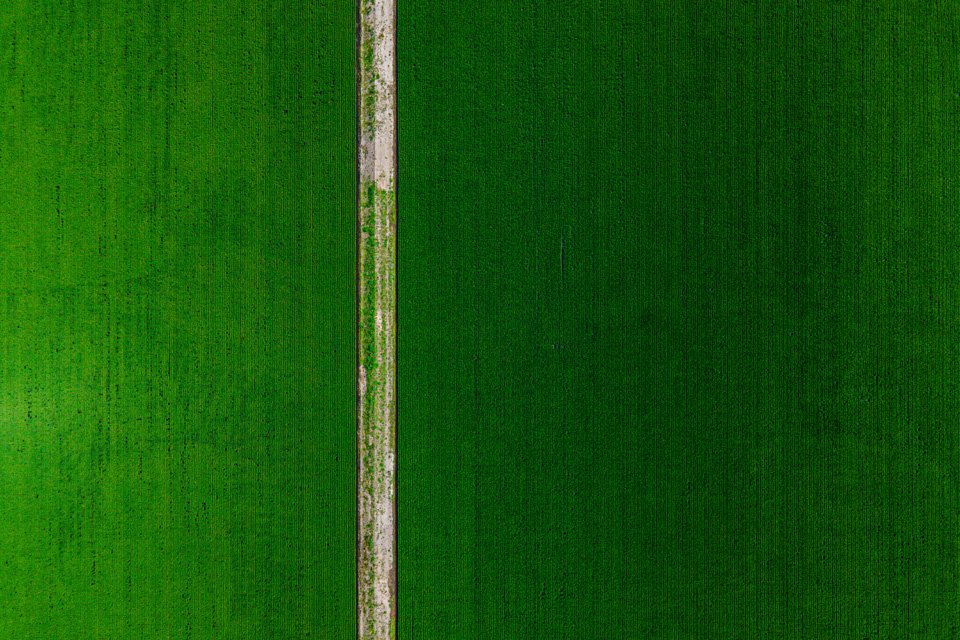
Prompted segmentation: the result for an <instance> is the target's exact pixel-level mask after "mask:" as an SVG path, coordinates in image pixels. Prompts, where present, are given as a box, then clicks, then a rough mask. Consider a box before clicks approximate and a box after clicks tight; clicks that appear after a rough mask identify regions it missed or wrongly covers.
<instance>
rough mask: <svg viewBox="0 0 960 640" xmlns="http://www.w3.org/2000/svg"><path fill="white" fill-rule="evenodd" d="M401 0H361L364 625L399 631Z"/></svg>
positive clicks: (363, 633)
mask: <svg viewBox="0 0 960 640" xmlns="http://www.w3.org/2000/svg"><path fill="white" fill-rule="evenodd" d="M395 16H396V9H395V0H361V2H360V11H359V20H360V25H359V29H360V51H359V77H358V92H359V116H360V122H359V134H358V135H359V139H358V143H359V149H358V154H359V169H360V175H359V181H360V184H359V187H360V198H359V200H360V203H359V212H358V216H359V220H358V221H359V227H360V228H359V240H358V242H359V246H358V267H359V282H358V286H359V291H358V296H359V307H360V308H359V316H360V317H359V371H358V385H359V388H358V407H357V415H358V425H357V444H358V452H359V468H358V488H357V503H358V522H357V537H358V540H357V543H358V548H357V563H358V566H357V596H358V598H357V625H358V637H359V638H361V639H363V640H373V639H376V640H382V639H386V638H395V637H396V602H397V598H396V593H397V580H396V560H395V551H396V549H395V546H396V542H395V540H396V535H395V531H396V527H395V517H394V516H395V502H394V492H395V488H394V487H395V485H394V472H395V468H394V464H395V463H394V460H395V457H394V452H395V444H396V404H395V399H394V381H395V369H396V366H395V362H394V353H395V339H396V331H395V322H396V312H395V305H396V303H395V300H396V298H395V287H396V244H395V240H394V239H395V235H396V191H395V184H396V158H397V155H396V135H395V132H396V81H395V71H394V69H395V64H394V60H395V45H394V43H395V30H396V19H395Z"/></svg>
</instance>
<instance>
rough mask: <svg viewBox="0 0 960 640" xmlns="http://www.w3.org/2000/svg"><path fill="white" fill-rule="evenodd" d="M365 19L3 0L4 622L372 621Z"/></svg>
mask: <svg viewBox="0 0 960 640" xmlns="http://www.w3.org/2000/svg"><path fill="white" fill-rule="evenodd" d="M355 17H356V9H355V6H354V5H353V4H352V3H348V2H339V1H338V2H331V3H326V2H293V1H275V2H266V1H258V0H248V1H244V2H239V1H230V0H228V1H218V2H212V1H209V0H201V1H199V2H198V1H197V0H192V1H189V2H188V1H185V0H184V1H180V0H168V1H159V0H144V1H137V2H135V1H132V0H130V1H127V0H96V1H93V0H89V1H84V0H62V1H51V0H30V1H29V2H27V1H18V0H5V1H4V2H2V3H0V638H4V639H7V638H9V639H11V640H12V639H17V640H28V639H38V640H41V639H42V640H73V639H77V640H79V639H91V640H92V639H104V640H108V639H109V640H120V639H125V638H130V639H133V638H138V639H139V638H145V639H147V638H149V639H156V638H182V639H192V638H197V639H200V638H203V639H215V638H224V639H228V638H229V639H236V638H257V639H266V638H277V639H290V640H292V639H297V640H302V639H303V638H350V637H353V636H355V633H356V592H355V590H356V583H355V580H354V576H355V573H354V571H355V546H356V525H355V510H356V484H355V482H356V422H355V419H356V418H355V416H356V413H355V406H356V376H355V371H356V347H355V345H356V341H355V336H356V288H355V272H354V268H355V252H356V241H355V228H356V209H355V205H356V188H357V184H356V166H355V152H356V123H355V121H356V108H355V96H356V83H355V37H354V35H355V32H354V24H355Z"/></svg>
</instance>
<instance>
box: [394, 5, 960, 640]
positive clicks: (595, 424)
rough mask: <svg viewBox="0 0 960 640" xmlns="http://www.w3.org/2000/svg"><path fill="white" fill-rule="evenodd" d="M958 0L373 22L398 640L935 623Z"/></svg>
mask: <svg viewBox="0 0 960 640" xmlns="http://www.w3.org/2000/svg"><path fill="white" fill-rule="evenodd" d="M958 12H960V9H958V8H957V7H956V6H954V5H951V4H950V3H920V2H899V3H894V2H877V3H853V2H770V1H761V2H757V3H745V2H673V1H666V0H662V1H655V2H627V1H625V0H617V1H612V2H608V1H604V2H593V1H590V0H572V1H570V2H564V3H530V2H520V1H518V0H506V1H504V2H497V3H488V2H481V1H479V0H466V1H465V2H459V3H450V2H440V1H439V0H435V1H428V2H421V3H414V4H413V5H403V6H402V7H401V10H400V15H399V23H398V35H397V42H398V55H399V66H398V87H399V99H398V102H399V114H400V116H399V117H400V124H399V136H400V141H399V149H400V151H399V154H400V155H399V157H400V174H399V182H398V184H399V189H398V218H399V226H398V247H399V269H398V286H399V294H398V295H399V299H398V305H399V311H398V313H399V325H398V336H399V347H398V367H399V369H398V372H399V373H398V375H399V379H398V387H397V389H398V399H399V409H398V447H399V457H398V460H399V467H398V483H399V485H398V505H399V506H398V518H399V523H398V526H399V532H398V536H399V538H398V540H399V560H398V576H399V588H400V596H399V597H400V601H399V618H398V627H399V637H401V638H409V639H413V638H422V639H437V640H459V639H464V640H468V639H469V640H473V639H475V638H504V639H515V638H543V639H551V640H556V639H560V638H570V639H591V640H592V639H597V640H600V639H611V640H613V639H616V640H622V639H628V638H631V639H632V638H638V639H640V638H643V639H645V638H650V639H661V638H662V639H666V638H671V639H681V638H684V639H685V638H691V639H692V638H724V639H728V638H744V639H748V638H749V639H754V638H771V639H772V638H776V639H783V640H792V639H796V638H836V639H850V640H863V639H864V638H870V639H871V640H872V639H874V638H876V639H878V640H892V639H895V638H931V639H933V638H938V639H942V638H956V637H958V628H960V623H958V615H960V606H958V594H960V587H958V578H960V575H958V552H960V549H958V540H960V526H958V508H960V504H958V502H960V500H958V490H960V478H958V463H960V458H958V454H960V451H958V438H957V434H958V426H960V423H958V416H960V413H958V409H960V406H958V405H960V403H958V400H960V396H958V383H960V358H958V355H960V349H958V347H960V340H958V335H960V315H958V311H960V299H958V298H960V270H958V264H960V252H958V250H960V236H958V229H960V224H958V223H960V215H958V211H960V208H958V207H960V194H958V192H957V185H958V180H957V175H958V171H960V166H958V158H960V156H958V151H960V131H958V124H957V122H958V116H960V81H958V79H957V73H956V70H957V68H958V64H960V58H958V45H957V38H956V34H957V33H958V29H960V15H958Z"/></svg>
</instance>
